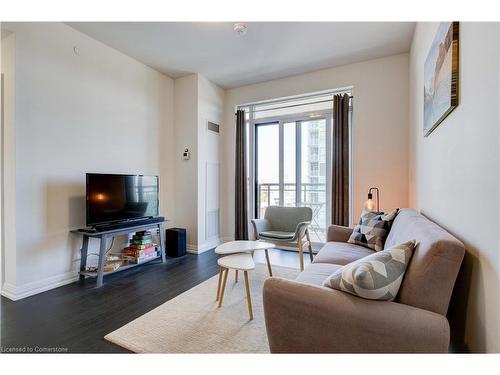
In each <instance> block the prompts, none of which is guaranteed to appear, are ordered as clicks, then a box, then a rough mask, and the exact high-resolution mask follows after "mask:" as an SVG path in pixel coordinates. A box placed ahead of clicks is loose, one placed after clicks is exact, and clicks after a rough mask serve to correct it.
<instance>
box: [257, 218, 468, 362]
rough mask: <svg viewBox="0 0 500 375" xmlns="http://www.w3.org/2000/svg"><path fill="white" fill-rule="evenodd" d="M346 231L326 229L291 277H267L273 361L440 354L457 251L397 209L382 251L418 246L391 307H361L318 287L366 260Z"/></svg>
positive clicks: (458, 246)
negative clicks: (309, 259)
mask: <svg viewBox="0 0 500 375" xmlns="http://www.w3.org/2000/svg"><path fill="white" fill-rule="evenodd" d="M351 231H352V229H350V228H346V227H339V226H331V227H330V228H329V230H328V235H327V241H328V242H327V243H326V244H325V245H324V247H323V248H322V249H321V250H320V252H319V253H318V254H317V255H316V257H315V258H314V261H313V263H311V264H310V265H309V266H307V267H306V268H305V270H304V271H303V272H302V273H301V274H300V275H299V276H298V277H297V279H296V280H294V281H291V280H285V279H281V278H277V277H272V278H269V279H267V280H266V282H265V284H264V290H263V298H264V312H265V319H266V329H267V336H268V340H269V347H270V350H271V352H273V353H359V352H364V353H375V352H385V353H398V352H424V353H432V352H447V351H448V346H449V339H450V327H449V324H448V320H447V319H446V313H447V310H448V304H449V302H450V298H451V294H452V290H453V286H454V284H455V280H456V277H457V274H458V271H459V269H460V265H461V263H462V259H463V257H464V253H465V248H464V245H463V244H462V243H461V242H460V241H459V240H457V239H456V238H455V237H453V236H452V235H451V234H449V233H448V232H446V231H445V230H444V229H443V228H441V227H440V226H438V225H437V224H435V223H433V222H432V221H430V220H429V219H427V218H425V217H424V216H422V215H421V214H419V213H418V212H416V211H415V210H412V209H402V210H401V211H400V212H399V214H398V216H397V217H396V219H395V220H394V223H393V225H392V228H391V231H390V233H389V235H388V237H387V239H386V242H385V248H389V247H391V246H394V245H397V244H400V243H403V242H406V241H408V240H413V239H415V240H417V241H418V246H417V248H416V249H415V251H414V253H413V256H412V259H411V261H410V264H409V266H408V269H407V271H406V274H405V277H404V279H403V282H402V284H401V288H400V290H399V294H398V297H397V299H396V301H394V302H387V301H374V300H367V299H363V298H360V297H356V296H353V295H351V294H348V293H344V292H341V291H338V290H333V289H330V288H326V287H323V286H322V284H323V281H324V280H325V278H326V277H328V276H329V275H331V274H332V273H333V272H334V271H335V270H337V269H338V268H340V267H341V266H342V265H345V264H347V263H350V262H352V261H354V260H357V259H360V258H362V257H364V256H366V255H369V254H372V253H373V252H372V250H370V249H367V248H364V247H361V246H358V245H354V244H350V243H347V240H348V238H349V236H350V234H351Z"/></svg>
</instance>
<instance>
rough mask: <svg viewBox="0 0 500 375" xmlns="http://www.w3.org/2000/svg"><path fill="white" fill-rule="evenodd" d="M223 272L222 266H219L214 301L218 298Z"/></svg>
mask: <svg viewBox="0 0 500 375" xmlns="http://www.w3.org/2000/svg"><path fill="white" fill-rule="evenodd" d="M223 273H224V268H222V267H220V271H219V282H218V283H217V297H216V298H215V300H216V301H218V300H219V296H220V287H221V284H222V274H223Z"/></svg>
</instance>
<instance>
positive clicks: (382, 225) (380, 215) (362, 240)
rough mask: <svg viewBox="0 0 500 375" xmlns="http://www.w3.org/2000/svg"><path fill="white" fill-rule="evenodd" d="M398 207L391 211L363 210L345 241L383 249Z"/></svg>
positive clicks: (373, 248) (376, 249)
mask: <svg viewBox="0 0 500 375" xmlns="http://www.w3.org/2000/svg"><path fill="white" fill-rule="evenodd" d="M398 211H399V209H395V210H394V211H392V212H389V213H387V214H386V213H384V212H373V211H363V212H362V213H361V217H360V218H359V223H358V225H356V227H355V228H354V229H353V231H352V234H351V237H349V240H348V241H347V242H349V243H353V244H356V245H361V246H364V247H367V248H369V249H372V250H375V251H380V250H383V249H384V243H385V238H386V237H387V235H388V234H389V231H390V230H391V225H392V222H393V221H394V219H395V218H396V215H397V214H398Z"/></svg>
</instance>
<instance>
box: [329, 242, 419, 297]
mask: <svg viewBox="0 0 500 375" xmlns="http://www.w3.org/2000/svg"><path fill="white" fill-rule="evenodd" d="M414 247H415V241H413V240H412V241H408V242H405V243H403V244H400V245H396V246H394V247H391V248H389V249H387V250H382V251H379V252H376V253H374V254H372V255H369V256H367V257H365V258H362V259H359V260H357V261H355V262H353V263H350V264H348V265H345V266H343V267H342V268H340V269H338V270H337V271H335V272H334V273H333V274H332V275H331V276H330V277H328V278H327V279H326V280H325V281H324V283H323V285H324V286H326V287H329V288H332V289H337V290H341V291H344V292H347V293H350V294H353V295H355V296H358V297H362V298H366V299H374V300H384V301H394V299H395V298H396V296H397V294H398V292H399V287H400V286H401V282H402V281H403V276H404V274H405V271H406V267H407V266H408V263H410V259H411V256H412V253H413V249H414Z"/></svg>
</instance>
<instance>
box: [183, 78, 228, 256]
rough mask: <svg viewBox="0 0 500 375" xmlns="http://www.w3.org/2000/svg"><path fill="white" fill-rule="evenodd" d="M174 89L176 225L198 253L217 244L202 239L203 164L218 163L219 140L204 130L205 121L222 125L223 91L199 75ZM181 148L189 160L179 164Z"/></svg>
mask: <svg viewBox="0 0 500 375" xmlns="http://www.w3.org/2000/svg"><path fill="white" fill-rule="evenodd" d="M174 86H175V142H176V155H175V158H176V176H175V179H176V189H175V191H176V201H177V206H176V225H177V226H180V227H184V228H186V231H187V242H188V250H189V251H190V252H193V253H200V252H203V251H205V250H209V249H212V248H213V247H214V246H216V245H217V244H218V241H219V238H218V237H215V238H210V239H209V238H207V237H206V207H207V199H206V198H207V196H206V193H207V174H206V171H207V163H219V136H217V135H215V134H213V133H212V132H209V131H208V130H207V121H212V122H215V123H218V124H220V123H221V122H222V112H223V106H224V90H223V89H221V88H220V87H218V86H217V85H215V84H213V83H212V82H210V81H209V80H207V79H206V78H205V77H203V76H201V75H200V74H192V75H189V76H185V77H182V78H178V79H176V80H175V83H174ZM185 148H188V149H189V151H190V153H191V158H190V160H182V157H181V155H182V152H183V151H184V149H185ZM208 203H210V204H213V203H214V202H212V201H211V202H208Z"/></svg>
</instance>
